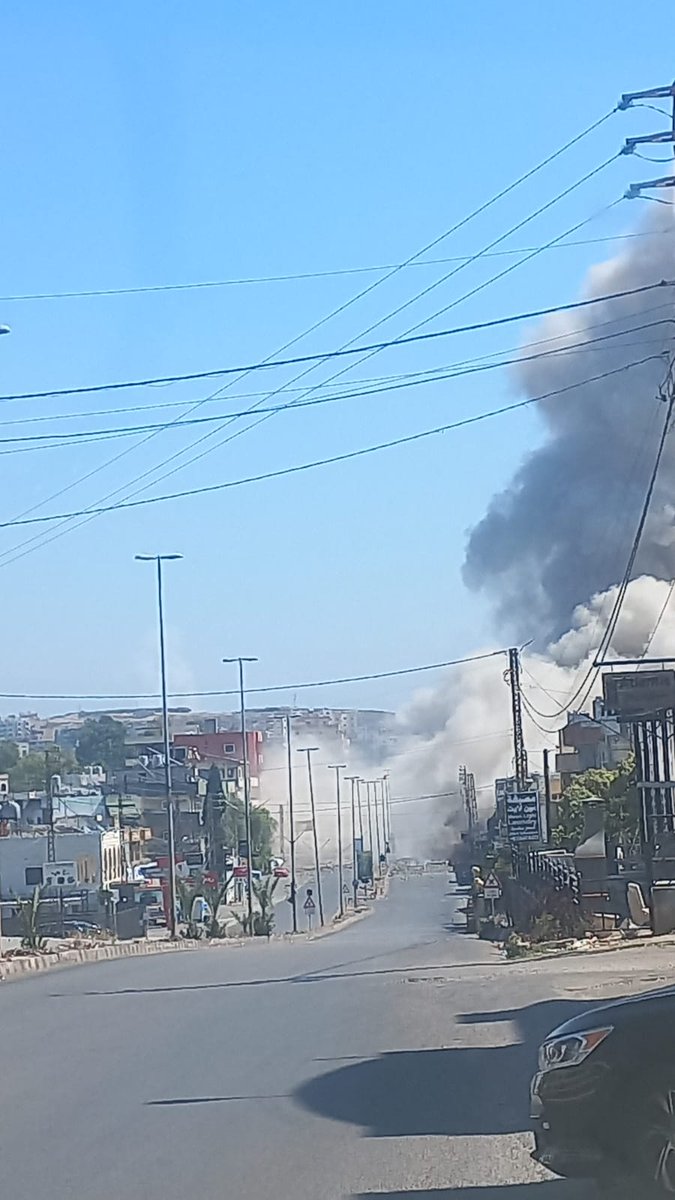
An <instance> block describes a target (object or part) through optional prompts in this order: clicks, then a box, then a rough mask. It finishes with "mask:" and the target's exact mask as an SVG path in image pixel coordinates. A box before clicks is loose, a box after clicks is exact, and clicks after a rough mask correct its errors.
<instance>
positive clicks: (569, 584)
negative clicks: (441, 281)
mask: <svg viewBox="0 0 675 1200" xmlns="http://www.w3.org/2000/svg"><path fill="white" fill-rule="evenodd" d="M664 214H665V215H664ZM663 231H668V233H669V234H670V236H666V234H665V233H663ZM639 232H642V233H648V234H650V235H655V234H656V236H647V237H639V238H636V239H635V240H634V241H631V242H628V243H624V244H627V245H628V249H627V250H625V251H622V252H621V253H620V254H619V255H618V256H617V257H615V258H613V259H611V260H610V261H609V262H605V263H603V264H601V265H599V266H597V267H595V268H593V270H592V271H591V272H590V274H589V276H588V278H587V280H586V281H585V284H584V287H583V288H582V292H581V298H583V299H586V298H590V297H595V296H601V295H606V294H608V293H613V292H619V291H625V290H628V289H632V288H636V287H641V286H644V285H645V284H652V283H656V282H658V281H660V280H662V279H675V220H674V219H673V214H672V211H671V210H670V209H669V208H663V207H661V206H659V208H658V211H657V213H656V216H652V217H651V220H648V221H647V222H646V224H645V225H644V226H643V227H642V228H641V229H640V231H639ZM674 331H675V290H672V289H664V290H663V291H658V290H657V291H650V292H645V293H643V294H642V295H639V296H630V297H626V298H624V299H622V300H610V301H607V302H605V303H600V304H596V305H593V306H591V307H590V308H588V309H584V310H581V311H573V312H568V313H560V314H556V315H554V316H551V317H548V318H546V319H545V320H544V321H542V322H540V323H539V324H537V325H536V326H535V327H534V328H533V329H532V330H531V334H530V336H529V338H528V345H526V346H525V347H524V349H523V352H522V358H521V362H520V363H519V365H518V366H517V367H516V369H515V380H514V381H515V384H516V386H517V388H518V391H519V393H521V394H522V395H524V396H528V397H533V396H540V395H543V394H545V393H547V392H551V391H553V390H555V389H559V388H567V387H570V386H572V387H573V390H572V391H568V392H566V393H564V394H563V395H561V396H556V397H551V398H550V399H549V400H546V401H543V402H542V403H541V404H540V405H538V409H537V411H538V412H539V413H540V414H541V418H542V421H543V423H544V425H545V428H546V438H545V440H544V442H543V444H542V445H541V446H540V447H539V448H538V449H536V450H535V451H534V452H533V453H531V454H530V455H528V457H527V458H526V459H525V461H524V462H522V463H520V464H518V466H517V468H516V471H515V474H514V476H513V479H512V481H511V483H510V484H509V485H508V487H507V488H506V489H505V490H504V491H503V492H501V493H500V494H498V495H497V496H495V497H494V499H493V500H492V503H491V504H490V506H489V509H488V511H487V513H486V514H485V516H484V517H483V518H482V520H481V521H479V523H478V524H477V525H476V526H475V528H474V529H473V530H472V531H471V534H470V537H469V542H468V546H467V551H466V560H465V564H464V578H465V581H466V583H467V586H468V587H469V588H471V589H473V590H476V591H481V592H483V593H484V594H486V595H487V596H488V598H489V599H490V600H491V601H492V604H493V606H494V611H495V617H496V621H497V625H498V628H499V629H500V631H503V632H504V633H505V634H506V635H507V636H508V637H509V639H510V640H513V639H518V638H521V639H522V640H526V639H528V638H531V637H535V638H536V640H537V643H538V644H539V645H540V646H542V645H545V644H546V643H547V642H548V641H549V640H550V639H551V638H554V637H560V636H561V634H563V633H564V632H565V630H566V629H568V628H569V625H570V621H571V618H572V613H573V612H574V610H575V608H576V606H577V605H579V604H584V603H587V602H588V601H589V600H590V598H591V597H593V596H594V595H595V594H596V593H599V592H603V591H605V590H606V589H607V588H608V587H610V586H611V585H612V584H614V583H616V582H617V581H618V580H619V579H620V578H621V575H622V573H623V570H624V567H625V562H626V558H627V554H628V549H629V547H630V544H631V540H632V537H633V534H634V531H635V523H636V520H637V515H638V513H639V509H640V506H641V503H642V500H643V497H644V491H645V483H646V480H647V478H648V476H649V472H650V470H651V467H652V464H653V458H654V451H655V448H656V443H657V440H658V437H659V433H660V424H661V414H662V411H663V408H662V404H661V403H660V401H659V400H658V399H657V393H658V388H659V385H660V383H661V382H662V380H663V377H664V373H665V366H666V361H665V357H664V356H665V353H666V352H667V351H668V350H669V349H672V346H673V332H674ZM597 338H603V339H604V340H603V341H599V342H595V343H594V344H592V345H591V344H586V345H585V346H584V343H590V342H592V341H593V339H597ZM544 339H546V341H545V344H544V345H536V344H535V343H541V342H542V341H543V340H544ZM548 339H553V340H552V341H549V340H548ZM563 346H564V347H569V350H567V349H566V350H565V352H564V353H556V354H550V353H548V354H547V353H546V352H548V351H551V350H554V349H557V348H559V347H563ZM534 354H542V357H537V358H533V357H532V356H533V355H534ZM645 359H646V360H647V361H643V362H642V365H640V366H632V367H631V366H629V364H631V363H636V362H638V361H640V360H645ZM622 367H626V368H627V369H626V370H624V371H620V372H619V373H618V374H612V375H607V377H606V378H604V379H596V382H587V381H588V380H589V379H591V378H592V377H597V376H599V375H602V374H604V373H606V372H616V371H617V369H619V368H622ZM674 482H675V443H671V444H670V445H669V446H668V447H667V451H666V455H665V457H664V462H663V466H662V470H661V473H660V479H659V483H658V486H657V490H656V493H655V496H654V501H653V504H652V512H651V517H650V521H649V523H648V527H647V529H646V531H645V536H644V538H643V542H642V547H641V551H640V556H639V560H638V563H637V570H638V572H639V573H641V574H645V575H652V576H654V577H655V578H657V579H671V578H672V576H673V574H674V573H675V572H674V568H675V526H674V525H673V513H674V512H675V509H674V507H673V504H674V501H673V497H674V496H675V490H674V488H673V483H674ZM525 581H527V589H526V592H525V590H524V587H523V584H524V582H525Z"/></svg>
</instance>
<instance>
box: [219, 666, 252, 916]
mask: <svg viewBox="0 0 675 1200" xmlns="http://www.w3.org/2000/svg"><path fill="white" fill-rule="evenodd" d="M257 661H258V660H257V658H251V657H248V658H243V657H241V656H239V657H237V658H224V659H223V662H224V663H238V664H239V715H240V728H241V761H242V767H243V771H244V821H245V823H246V891H247V893H248V906H247V907H248V935H249V937H253V934H254V929H253V866H252V858H253V845H252V839H251V781H250V779H249V773H248V745H247V741H246V692H245V690H244V663H252V662H257Z"/></svg>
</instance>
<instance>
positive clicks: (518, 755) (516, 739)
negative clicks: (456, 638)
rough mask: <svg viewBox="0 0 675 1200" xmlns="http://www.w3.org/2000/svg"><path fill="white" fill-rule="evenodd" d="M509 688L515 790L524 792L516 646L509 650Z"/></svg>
mask: <svg viewBox="0 0 675 1200" xmlns="http://www.w3.org/2000/svg"><path fill="white" fill-rule="evenodd" d="M508 680H509V686H510V688H511V718H512V722H513V757H514V762H515V774H516V790H517V791H519V792H522V791H524V789H525V787H526V786H527V776H528V769H527V751H526V749H525V739H524V737H523V708H522V698H521V694H520V651H519V650H518V647H517V646H512V647H511V649H510V650H509V670H508Z"/></svg>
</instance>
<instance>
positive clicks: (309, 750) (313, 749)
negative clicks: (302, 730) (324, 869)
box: [298, 746, 323, 925]
mask: <svg viewBox="0 0 675 1200" xmlns="http://www.w3.org/2000/svg"><path fill="white" fill-rule="evenodd" d="M318 749H319V747H318V746H304V747H302V748H301V749H298V754H306V755H307V779H308V782H309V803H310V806H311V809H312V831H313V833H314V865H315V868H316V892H317V897H318V900H319V921H320V922H321V924H322V925H323V892H322V889H321V862H320V860H319V837H318V831H317V828H316V805H315V803H314V780H313V779H312V755H313V754H316V753H317V752H318Z"/></svg>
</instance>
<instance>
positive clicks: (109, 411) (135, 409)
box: [0, 301, 675, 428]
mask: <svg viewBox="0 0 675 1200" xmlns="http://www.w3.org/2000/svg"><path fill="white" fill-rule="evenodd" d="M664 309H667V310H668V311H669V312H670V311H672V303H669V302H667V301H666V302H664V303H663V304H654V305H650V306H649V307H648V308H643V309H641V310H640V316H641V317H645V316H650V315H651V314H653V313H657V312H663V310H664ZM553 311H554V312H560V311H561V310H560V308H556V309H554V310H553ZM629 319H630V315H627V314H626V313H621V314H620V315H619V316H616V317H611V318H610V319H609V320H607V321H593V322H591V323H590V324H584V325H583V327H579V326H575V327H574V328H573V329H565V330H564V332H562V333H557V334H555V336H553V337H546V338H536V339H535V340H534V341H530V340H528V342H527V349H528V350H534V349H535V348H536V347H538V346H551V345H552V344H553V343H555V347H554V348H553V349H552V350H551V351H549V353H555V354H558V353H561V354H562V353H568V354H571V353H575V352H577V351H578V350H579V349H580V348H583V347H585V346H591V345H593V344H594V343H595V342H601V341H604V340H605V338H604V337H603V338H592V339H590V340H589V341H586V342H572V343H571V344H569V345H561V344H560V343H561V342H564V341H565V339H569V338H574V337H577V335H578V334H585V333H590V332H591V331H592V330H595V329H606V328H607V326H608V325H617V324H619V323H620V322H622V321H626V320H629ZM674 323H675V318H673V317H664V318H662V319H659V320H654V321H649V322H647V323H645V324H644V325H635V326H631V327H629V328H627V329H619V330H616V331H615V332H614V333H611V334H607V335H605V336H606V339H607V340H609V338H622V337H625V336H626V334H628V333H637V332H639V331H640V330H647V329H652V328H656V326H658V325H661V324H674ZM626 344H629V345H630V344H636V343H626ZM504 354H513V355H516V356H517V357H516V359H515V360H514V361H515V362H518V363H520V362H523V361H528V360H529V358H530V357H532V356H528V355H525V354H524V353H523V345H522V343H521V344H519V345H516V346H507V347H505V348H504V349H502V350H492V351H487V352H486V353H484V354H479V355H476V356H474V357H473V358H462V359H458V360H456V361H455V362H450V363H443V364H441V365H440V366H438V367H427V368H425V369H423V370H418V371H397V372H394V373H391V372H390V373H389V374H387V375H366V376H361V377H360V378H359V379H354V380H351V382H350V381H347V382H346V383H345V384H343V385H342V387H343V388H347V389H349V390H347V391H339V392H338V391H336V390H335V389H337V388H339V387H340V385H339V384H336V383H333V382H332V381H330V380H324V381H322V382H321V383H318V384H316V385H315V388H314V389H313V390H315V391H319V390H322V391H323V390H324V389H326V390H328V389H330V395H332V396H333V395H340V396H342V395H344V396H345V397H348V396H350V395H357V396H358V395H361V394H362V393H361V392H360V391H358V390H356V389H359V388H365V387H366V386H368V387H371V386H372V387H375V386H376V385H380V384H381V385H385V384H391V385H392V386H396V385H399V384H400V385H401V386H404V385H406V384H407V382H408V381H412V382H413V383H415V382H417V380H419V379H424V380H426V379H429V380H430V381H432V382H433V380H434V379H435V378H442V377H444V375H445V373H447V372H450V371H454V370H459V369H460V368H461V369H464V368H470V367H473V366H474V365H481V364H486V365H488V366H489V365H491V364H492V362H493V360H497V359H500V355H501V356H503V355H504ZM510 361H511V360H508V359H503V358H501V359H500V361H499V362H497V363H496V365H497V366H498V367H499V366H508V365H509V364H510ZM305 391H306V389H305V388H302V387H290V386H288V385H286V384H284V385H283V386H282V387H280V388H278V389H277V392H278V394H279V395H295V394H296V393H302V392H305ZM267 395H268V392H267V391H264V392H231V393H230V395H229V397H228V400H251V399H261V398H262V399H265V398H266V397H267ZM219 401H220V396H219V395H215V396H212V397H211V396H208V397H204V398H203V399H202V400H201V403H203V404H208V403H211V404H213V403H217V402H219ZM18 402H19V403H21V397H19V398H18ZM186 403H189V401H186V400H185V399H182V400H156V401H153V403H152V404H128V405H124V406H122V407H119V408H93V409H90V408H88V409H86V410H84V411H83V410H81V409H79V410H78V411H77V412H65V413H64V412H58V413H51V412H50V413H42V414H41V415H40V416H36V417H10V418H9V419H8V420H0V428H2V427H6V426H8V425H38V424H45V423H47V422H49V421H74V420H78V419H81V418H83V417H87V418H90V417H112V416H120V415H125V414H127V413H139V412H157V411H160V410H162V409H165V408H184V407H185V405H186ZM249 411H250V410H246V415H247V416H248V415H249ZM223 415H224V414H223ZM230 415H233V414H230Z"/></svg>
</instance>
